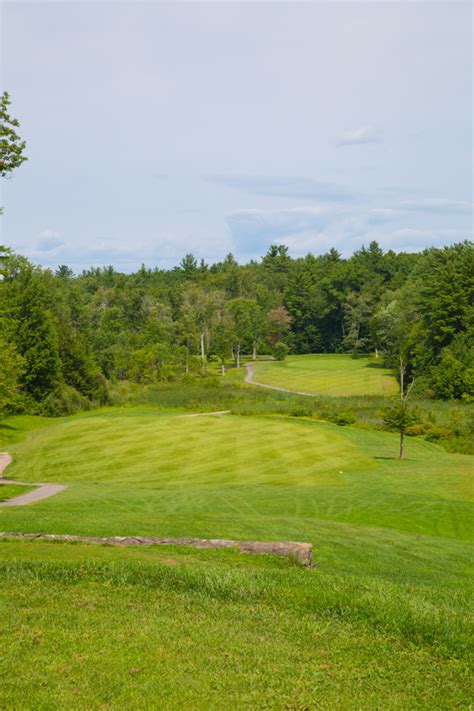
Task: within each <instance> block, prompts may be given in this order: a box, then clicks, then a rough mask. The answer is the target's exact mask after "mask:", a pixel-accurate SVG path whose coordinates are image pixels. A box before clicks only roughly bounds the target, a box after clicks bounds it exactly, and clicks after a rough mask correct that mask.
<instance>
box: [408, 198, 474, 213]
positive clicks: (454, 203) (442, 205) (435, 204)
mask: <svg viewBox="0 0 474 711" xmlns="http://www.w3.org/2000/svg"><path fill="white" fill-rule="evenodd" d="M400 207H401V208H403V209H404V210H416V211H420V212H460V213H467V214H469V213H471V212H472V209H473V205H472V202H468V201H467V200H450V199H448V198H422V199H419V200H404V201H403V202H401V203H400Z"/></svg>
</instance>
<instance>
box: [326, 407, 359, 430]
mask: <svg viewBox="0 0 474 711" xmlns="http://www.w3.org/2000/svg"><path fill="white" fill-rule="evenodd" d="M330 420H331V422H335V423H336V425H340V426H341V427H344V425H353V424H354V422H356V420H357V418H356V416H355V415H354V413H353V412H350V411H349V410H347V411H346V412H337V413H336V414H335V415H332V416H331V417H330Z"/></svg>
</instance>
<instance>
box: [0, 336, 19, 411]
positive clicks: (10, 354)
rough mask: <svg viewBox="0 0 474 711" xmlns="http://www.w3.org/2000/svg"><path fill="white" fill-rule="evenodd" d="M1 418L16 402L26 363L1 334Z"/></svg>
mask: <svg viewBox="0 0 474 711" xmlns="http://www.w3.org/2000/svg"><path fill="white" fill-rule="evenodd" d="M0 353H1V354H2V356H1V358H0V416H1V415H2V414H3V413H4V412H5V411H6V410H8V408H9V407H10V406H12V405H13V404H14V402H15V398H16V395H17V392H18V389H19V379H20V375H21V373H22V371H23V367H24V361H23V358H22V357H21V356H20V354H19V353H18V351H17V350H16V348H15V346H14V345H13V344H12V343H9V342H8V340H6V339H5V337H4V336H3V335H2V334H0Z"/></svg>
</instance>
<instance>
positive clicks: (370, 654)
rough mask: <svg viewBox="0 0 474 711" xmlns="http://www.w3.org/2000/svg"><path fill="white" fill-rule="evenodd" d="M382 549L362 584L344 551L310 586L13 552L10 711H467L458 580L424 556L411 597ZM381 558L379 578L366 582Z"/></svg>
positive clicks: (152, 561) (223, 564) (4, 583)
mask: <svg viewBox="0 0 474 711" xmlns="http://www.w3.org/2000/svg"><path fill="white" fill-rule="evenodd" d="M348 533H349V531H347V530H346V531H344V530H341V531H340V540H341V543H342V545H347V541H348V535H347V534H348ZM380 543H381V541H378V542H377V543H375V545H376V548H373V547H372V545H371V541H370V536H369V539H368V546H367V550H366V554H365V556H364V560H365V564H364V567H365V570H363V569H361V568H360V567H359V566H358V565H357V561H358V560H359V559H360V557H361V556H360V555H359V556H358V557H357V556H356V560H351V555H350V552H349V551H348V553H349V555H347V556H344V555H342V556H338V558H339V559H338V560H337V561H332V563H333V564H332V565H327V564H325V563H328V562H329V559H326V560H325V556H324V555H322V556H321V568H320V569H315V570H312V571H308V570H306V569H304V570H302V569H300V568H297V567H294V566H292V565H291V564H290V563H289V562H287V561H284V560H278V559H275V558H272V557H268V558H267V557H262V558H252V557H247V556H243V555H238V554H236V553H234V552H232V551H214V552H209V551H192V552H190V551H186V550H183V549H173V548H169V549H166V550H165V551H163V550H160V549H158V550H157V549H152V548H145V549H139V550H137V549H126V550H119V549H114V548H111V547H98V546H85V545H68V544H61V545H58V544H52V543H43V542H36V541H35V542H23V543H18V542H17V541H15V542H5V543H3V544H1V545H0V555H1V558H0V604H1V607H2V610H3V611H4V615H3V616H2V622H1V623H0V631H1V633H2V634H1V635H0V651H1V653H0V673H1V674H2V679H3V682H2V685H1V687H0V704H1V705H2V707H5V708H10V707H13V708H22V709H38V708H52V707H54V708H60V709H67V708H78V709H86V708H87V709H89V708H104V707H110V708H133V709H140V708H156V707H159V708H171V709H178V708H183V707H186V708H193V709H209V708H215V709H226V708H237V709H245V708H252V709H257V708H258V709H264V708H265V709H268V708H281V709H288V708H291V709H305V708H316V707H317V708H340V709H353V708H385V709H406V708H410V709H411V708H420V709H424V708H430V709H431V708H439V709H441V708H443V709H444V708H458V707H465V706H466V705H467V701H468V698H469V667H468V663H467V660H466V659H465V654H466V652H467V649H468V647H469V629H467V628H466V625H465V619H466V613H467V607H468V599H467V596H466V594H465V591H464V590H462V589H460V587H459V577H458V576H456V575H453V572H454V570H455V569H456V565H455V564H453V562H450V558H449V556H447V557H446V560H443V561H439V562H436V561H434V562H433V563H431V562H428V561H429V560H430V557H431V556H430V551H429V547H428V548H426V547H425V545H426V542H423V543H422V544H421V546H420V550H419V551H418V552H417V556H416V564H417V565H418V566H420V568H421V569H420V573H419V575H417V576H416V577H417V583H416V584H415V585H414V586H413V587H410V588H409V587H408V585H407V583H408V581H409V580H410V578H412V580H413V578H414V577H415V570H416V569H415V566H413V561H412V559H411V558H410V555H408V557H407V559H406V560H405V561H402V557H401V556H400V553H401V550H397V552H396V554H395V555H393V553H392V554H391V555H390V560H387V559H386V556H387V554H388V553H389V548H388V547H383V546H382V547H379V546H380ZM405 544H406V545H407V549H408V547H409V542H408V540H407V541H405ZM374 554H376V558H377V560H378V565H380V564H381V563H382V561H383V565H384V567H385V568H386V573H385V574H381V572H380V571H379V575H378V576H377V575H376V573H375V570H370V568H372V567H373V562H374V561H375V557H373V556H374ZM380 554H382V555H381V556H380ZM398 556H400V557H398ZM384 558H385V560H384ZM371 560H372V563H371ZM465 562H466V563H467V561H465ZM387 563H390V564H391V565H392V570H391V573H390V574H388V570H389V568H388V566H387ZM444 564H446V566H447V567H445V565H444ZM458 565H459V558H458V560H457V566H458ZM369 570H370V573H369ZM438 575H441V576H443V579H444V580H445V581H446V588H445V589H444V590H443V591H440V590H439V589H438V586H437V576H438ZM451 576H452V577H451ZM12 669H15V673H14V674H12V673H11V670H12Z"/></svg>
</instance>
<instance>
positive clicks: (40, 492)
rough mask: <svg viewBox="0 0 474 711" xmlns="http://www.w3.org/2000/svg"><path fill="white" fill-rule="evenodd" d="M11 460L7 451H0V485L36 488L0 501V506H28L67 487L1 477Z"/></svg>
mask: <svg viewBox="0 0 474 711" xmlns="http://www.w3.org/2000/svg"><path fill="white" fill-rule="evenodd" d="M11 462H12V458H11V456H10V455H9V454H8V452H0V485H2V484H15V485H16V486H35V487H36V489H35V490H34V491H28V493H26V494H20V495H19V496H14V497H13V499H7V500H6V501H0V506H28V505H29V504H35V503H36V502H37V501H42V500H43V499H48V498H49V497H50V496H54V495H55V494H59V492H60V491H64V489H66V488H67V487H66V486H65V485H64V484H48V483H44V484H37V483H35V484H29V483H28V482H26V481H15V480H14V479H3V478H2V474H3V472H4V471H5V469H6V468H7V467H8V465H9V464H11Z"/></svg>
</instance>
